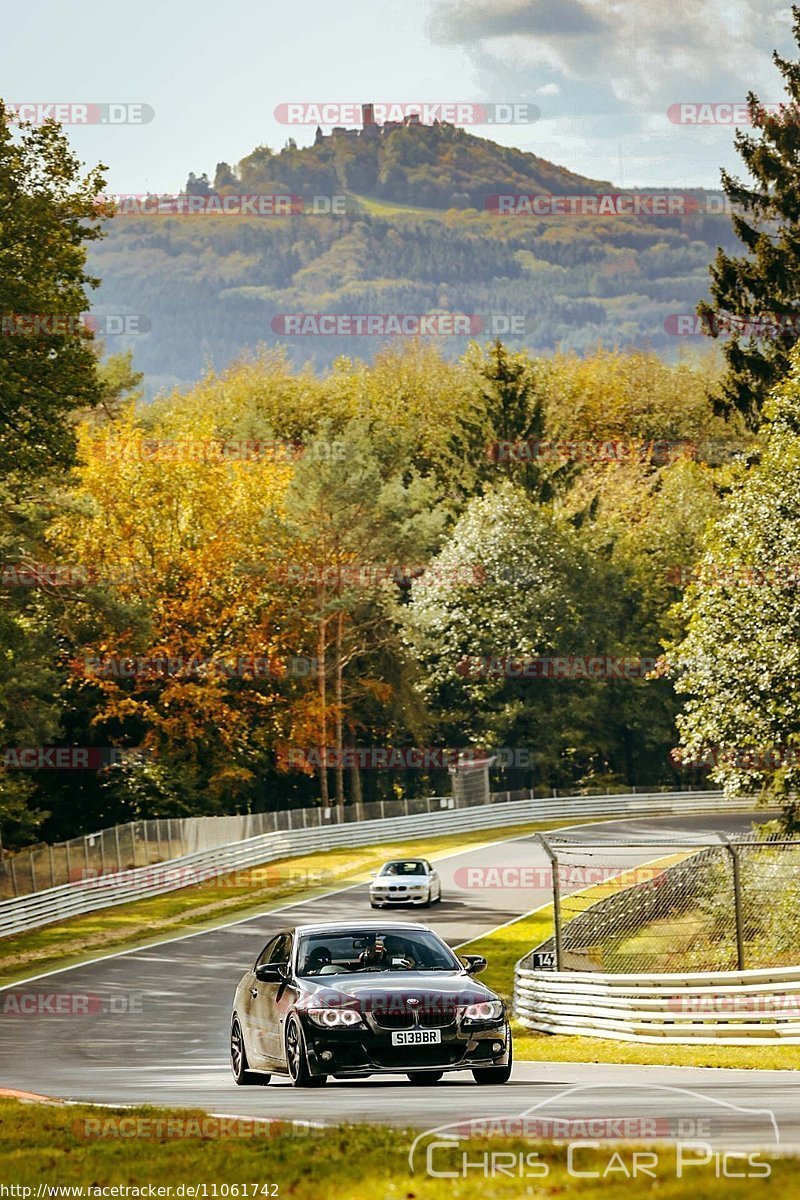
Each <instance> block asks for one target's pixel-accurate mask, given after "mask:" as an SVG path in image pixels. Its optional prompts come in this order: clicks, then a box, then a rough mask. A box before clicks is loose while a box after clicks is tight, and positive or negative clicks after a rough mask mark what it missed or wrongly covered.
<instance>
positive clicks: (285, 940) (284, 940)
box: [264, 933, 292, 963]
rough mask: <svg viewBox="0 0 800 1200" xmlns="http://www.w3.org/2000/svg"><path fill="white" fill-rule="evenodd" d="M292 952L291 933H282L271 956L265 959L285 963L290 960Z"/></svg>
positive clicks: (276, 940) (274, 945)
mask: <svg viewBox="0 0 800 1200" xmlns="http://www.w3.org/2000/svg"><path fill="white" fill-rule="evenodd" d="M291 953H292V935H291V934H290V933H282V934H280V936H279V937H277V938H276V939H275V942H274V944H273V946H272V950H271V952H270V956H269V958H267V959H265V960H264V961H265V962H270V963H285V962H288V961H289V959H290V957H291Z"/></svg>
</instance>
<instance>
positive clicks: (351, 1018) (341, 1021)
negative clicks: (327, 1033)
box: [308, 1008, 361, 1029]
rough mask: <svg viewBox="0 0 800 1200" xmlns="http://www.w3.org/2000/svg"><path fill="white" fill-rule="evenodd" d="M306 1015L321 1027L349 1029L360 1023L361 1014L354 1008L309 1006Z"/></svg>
mask: <svg viewBox="0 0 800 1200" xmlns="http://www.w3.org/2000/svg"><path fill="white" fill-rule="evenodd" d="M308 1015H309V1017H310V1018H311V1020H312V1021H313V1022H314V1024H315V1025H321V1026H322V1027H323V1029H342V1028H344V1029H350V1028H352V1026H353V1025H360V1024H361V1014H360V1013H358V1012H356V1010H355V1009H354V1008H309V1009H308Z"/></svg>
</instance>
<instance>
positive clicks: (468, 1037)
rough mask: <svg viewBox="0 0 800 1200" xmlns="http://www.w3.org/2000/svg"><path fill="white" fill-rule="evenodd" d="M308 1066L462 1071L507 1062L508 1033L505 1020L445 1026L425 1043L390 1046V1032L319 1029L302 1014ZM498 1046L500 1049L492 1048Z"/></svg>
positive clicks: (325, 1070) (317, 1069) (329, 1070)
mask: <svg viewBox="0 0 800 1200" xmlns="http://www.w3.org/2000/svg"><path fill="white" fill-rule="evenodd" d="M302 1021H303V1031H304V1033H305V1041H306V1051H307V1055H308V1067H309V1070H310V1072H311V1074H312V1075H341V1076H347V1075H364V1074H370V1075H380V1074H384V1075H388V1074H394V1075H397V1074H402V1075H404V1074H406V1073H407V1072H408V1071H424V1070H428V1071H464V1070H470V1069H471V1068H473V1067H504V1066H506V1065H507V1064H508V1059H509V1053H510V1047H511V1034H510V1031H509V1028H508V1024H507V1022H506V1020H505V1018H501V1019H500V1020H499V1021H495V1022H488V1021H487V1022H485V1023H482V1024H481V1025H480V1026H478V1025H475V1026H474V1027H470V1028H468V1029H467V1028H461V1027H460V1026H458V1025H455V1024H454V1025H453V1026H448V1027H446V1028H444V1029H442V1030H441V1034H442V1040H441V1042H439V1043H435V1044H433V1045H426V1046H394V1045H392V1034H391V1031H390V1030H384V1029H380V1030H378V1029H376V1027H375V1024H374V1022H372V1021H371V1020H369V1019H368V1027H367V1028H355V1029H321V1028H320V1027H319V1026H318V1025H315V1024H314V1022H313V1021H311V1020H310V1019H309V1018H308V1017H305V1016H304V1017H303V1018H302ZM497 1046H500V1049H499V1050H498V1049H496V1047H497Z"/></svg>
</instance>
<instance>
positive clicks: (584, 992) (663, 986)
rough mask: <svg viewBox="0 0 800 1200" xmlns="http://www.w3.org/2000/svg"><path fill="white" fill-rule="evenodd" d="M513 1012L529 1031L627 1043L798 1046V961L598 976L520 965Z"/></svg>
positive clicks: (516, 976)
mask: <svg viewBox="0 0 800 1200" xmlns="http://www.w3.org/2000/svg"><path fill="white" fill-rule="evenodd" d="M514 982H515V986H514V1012H515V1015H516V1017H517V1018H518V1020H519V1022H520V1024H522V1025H524V1026H525V1028H526V1029H533V1030H536V1031H538V1032H540V1033H562V1034H572V1035H575V1034H578V1035H581V1036H583V1037H600V1038H611V1039H614V1040H616V1041H625V1042H648V1043H657V1042H666V1043H671V1044H677V1045H720V1046H750V1045H753V1044H754V1043H757V1042H772V1043H775V1042H781V1043H784V1044H785V1045H790V1046H793V1045H800V967H774V968H765V969H761V970H754V971H698V972H694V973H691V974H687V975H600V974H596V973H595V972H593V971H592V972H590V971H586V972H578V971H561V972H554V971H532V970H527V969H525V968H523V967H520V965H519V964H517V970H516V974H515V981H514Z"/></svg>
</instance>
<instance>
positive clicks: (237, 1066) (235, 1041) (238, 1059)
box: [231, 1017, 270, 1087]
mask: <svg viewBox="0 0 800 1200" xmlns="http://www.w3.org/2000/svg"><path fill="white" fill-rule="evenodd" d="M231 1071H232V1072H233V1078H234V1079H235V1081H236V1082H237V1083H238V1085H239V1087H245V1086H247V1085H248V1084H252V1083H269V1081H270V1076H269V1075H254V1074H253V1072H252V1071H251V1070H250V1069H249V1065H248V1062H247V1051H246V1049H245V1045H244V1035H243V1033H242V1027H241V1025H240V1024H239V1021H238V1018H236V1017H234V1019H233V1024H232V1025H231Z"/></svg>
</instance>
